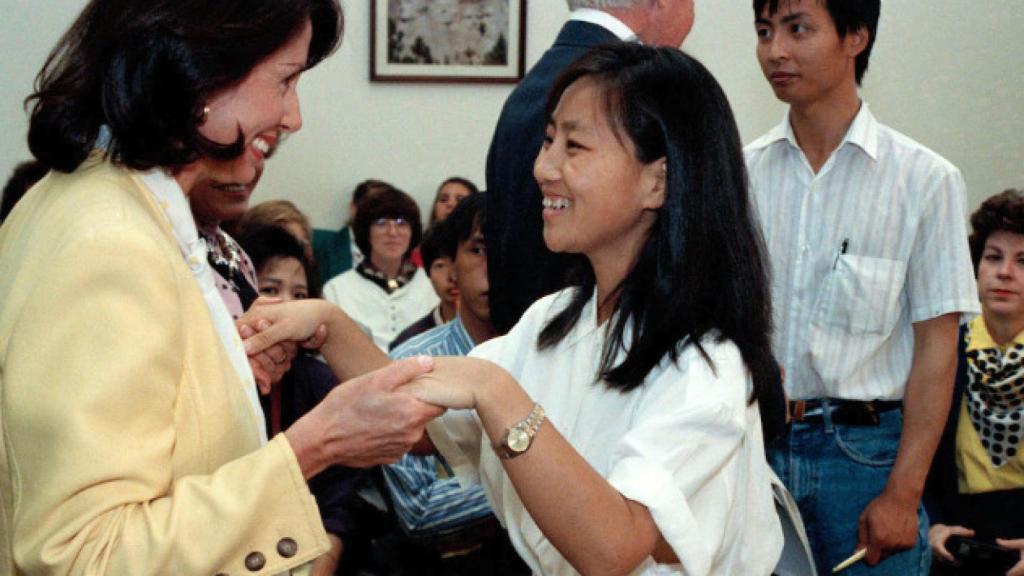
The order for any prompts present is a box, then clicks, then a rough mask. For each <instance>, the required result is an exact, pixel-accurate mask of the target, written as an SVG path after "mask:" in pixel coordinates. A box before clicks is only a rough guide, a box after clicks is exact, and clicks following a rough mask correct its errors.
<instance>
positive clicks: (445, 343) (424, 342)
mask: <svg viewBox="0 0 1024 576" xmlns="http://www.w3.org/2000/svg"><path fill="white" fill-rule="evenodd" d="M485 197H486V194H474V195H472V196H469V197H468V198H466V199H464V200H463V201H462V202H460V203H459V205H458V206H457V207H456V208H455V210H454V211H453V212H452V213H451V214H450V215H449V216H448V218H447V219H446V220H445V221H444V222H443V223H440V224H437V225H436V226H439V227H441V228H439V230H438V236H439V243H441V244H447V245H448V247H447V249H445V250H442V252H449V253H451V254H454V256H453V261H452V270H453V272H454V280H455V285H456V287H458V289H459V302H458V310H459V312H458V315H456V317H455V318H454V319H453V320H452V321H451V322H448V323H447V324H443V325H441V326H438V327H436V328H433V329H431V330H428V331H427V332H424V333H422V334H419V335H417V336H414V337H412V338H410V339H409V340H407V341H405V342H404V343H402V344H401V345H399V346H398V347H396V348H395V349H394V350H392V351H391V357H392V358H395V359H397V358H406V357H409V356H418V355H421V354H426V355H428V356H465V355H466V354H467V353H469V351H470V350H471V349H472V348H473V347H474V346H475V345H477V344H480V343H481V342H484V341H486V340H490V339H491V338H493V337H494V336H496V335H497V333H496V332H495V330H494V326H493V325H492V324H491V319H490V304H489V302H488V298H487V295H488V281H487V254H486V250H485V248H484V236H483V232H482V227H483V222H482V221H483V215H484V210H483V204H484V201H485ZM384 479H385V481H386V483H387V485H388V490H389V491H390V493H391V500H392V503H393V505H394V508H395V512H396V513H397V516H398V520H399V523H400V524H401V526H402V529H403V531H404V532H405V533H406V534H408V535H409V536H410V537H411V538H412V540H413V541H414V542H418V543H421V544H424V545H425V546H427V547H430V548H432V549H433V550H434V551H436V552H437V554H438V556H439V557H435V558H432V559H431V561H436V562H437V563H438V568H437V573H439V574H442V573H449V572H451V573H459V574H509V575H513V574H525V573H528V572H529V571H528V570H527V569H526V567H525V565H524V564H522V561H521V560H519V558H518V556H517V555H516V553H515V551H514V550H513V549H512V546H511V543H510V542H509V541H508V536H506V535H505V531H504V530H502V529H501V527H500V526H498V524H497V520H496V519H495V518H494V514H493V512H492V511H491V507H490V505H489V504H488V502H487V497H486V496H485V494H484V491H483V488H482V487H481V486H480V485H476V486H472V487H469V488H463V487H462V486H461V485H460V484H459V481H458V479H457V478H456V477H455V476H454V474H453V473H452V471H451V469H450V468H449V467H448V464H447V463H446V462H445V461H444V458H442V457H441V456H440V455H436V454H435V455H420V456H417V455H413V454H407V455H406V456H404V457H403V458H402V459H401V460H399V461H398V462H397V463H395V464H392V465H389V466H385V467H384ZM452 564H457V565H452ZM418 568H419V569H420V571H419V572H418V573H427V572H424V571H423V569H424V566H419V567H418ZM428 572H429V569H428Z"/></svg>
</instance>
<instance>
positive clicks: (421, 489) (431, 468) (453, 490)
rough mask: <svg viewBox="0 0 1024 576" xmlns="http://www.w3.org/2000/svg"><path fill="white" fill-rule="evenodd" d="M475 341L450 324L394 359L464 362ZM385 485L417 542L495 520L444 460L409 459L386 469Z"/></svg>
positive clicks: (481, 497)
mask: <svg viewBox="0 0 1024 576" xmlns="http://www.w3.org/2000/svg"><path fill="white" fill-rule="evenodd" d="M472 349H473V340H472V339H471V338H470V337H469V333H468V332H466V328H465V326H463V325H462V319H461V318H459V317H458V316H456V317H455V319H454V320H452V321H451V322H449V323H447V324H444V325H441V326H438V327H436V328H433V329H431V330H428V331H426V332H424V333H422V334H419V335H417V336H414V337H413V338H410V339H409V340H406V341H405V342H404V343H402V344H401V345H400V346H398V347H397V348H395V349H394V350H392V351H391V354H390V355H391V358H394V359H398V358H408V357H410V356H419V355H421V354H426V355H427V356H465V355H466V354H468V353H469V351H470V350H472ZM384 480H385V482H386V483H387V485H388V490H389V491H390V492H391V500H392V502H393V503H394V506H395V512H396V513H397V515H398V520H399V522H401V524H402V528H403V529H404V530H405V531H406V532H407V533H409V534H412V535H414V536H429V535H431V534H438V533H441V532H449V531H452V530H457V529H458V528H460V527H461V526H463V525H465V524H469V523H471V522H473V521H475V520H479V519H480V518H483V517H485V516H490V515H491V514H492V512H491V507H490V505H489V504H488V503H487V496H486V495H485V494H484V490H483V487H482V486H480V485H475V486H470V487H468V488H463V487H462V485H461V484H460V483H459V480H458V479H457V478H456V477H455V475H454V474H452V473H451V472H450V469H449V468H448V465H447V463H445V462H444V459H443V458H441V457H440V456H436V457H435V456H414V455H412V454H406V455H405V456H403V457H402V459H401V460H399V461H398V462H396V463H394V464H391V465H388V466H384Z"/></svg>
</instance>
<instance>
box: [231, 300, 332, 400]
mask: <svg viewBox="0 0 1024 576" xmlns="http://www.w3.org/2000/svg"><path fill="white" fill-rule="evenodd" d="M324 306H329V304H327V303H326V302H325V301H323V300H313V299H310V300H297V301H292V302H282V301H281V300H280V299H278V298H265V297H261V298H259V299H257V300H256V302H255V303H254V304H253V305H252V307H251V308H250V309H249V311H248V312H246V313H245V315H243V316H242V317H241V318H239V319H238V320H237V321H236V322H235V325H236V326H237V328H238V334H239V335H240V336H241V337H242V340H243V344H244V346H245V351H246V354H247V355H248V356H249V365H250V366H251V367H252V372H253V376H255V378H256V385H257V386H258V387H259V390H260V393H261V394H267V393H269V392H270V388H271V386H272V385H273V384H276V383H277V382H279V381H280V380H281V377H282V376H284V374H285V372H287V371H288V370H289V369H291V363H292V360H293V359H294V358H295V354H296V353H297V346H302V347H303V348H308V349H312V350H315V349H318V348H320V346H322V345H323V343H324V341H326V339H327V327H326V326H325V325H324V324H323V320H322V318H323V317H324V315H325V314H326V310H325V309H324Z"/></svg>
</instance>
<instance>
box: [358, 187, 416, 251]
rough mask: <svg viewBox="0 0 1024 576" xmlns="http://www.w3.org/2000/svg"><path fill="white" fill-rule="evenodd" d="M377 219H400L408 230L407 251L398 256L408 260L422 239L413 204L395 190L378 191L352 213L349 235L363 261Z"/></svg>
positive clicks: (410, 197) (410, 198) (370, 248)
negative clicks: (372, 227)
mask: <svg viewBox="0 0 1024 576" xmlns="http://www.w3.org/2000/svg"><path fill="white" fill-rule="evenodd" d="M378 218H404V219H405V220H406V221H408V222H409V226H411V227H412V237H411V238H410V239H409V249H408V250H406V251H405V255H404V256H402V258H403V259H404V260H408V259H409V255H410V254H412V251H413V250H415V249H416V247H417V246H419V245H420V238H422V236H423V223H422V222H420V207H419V206H418V205H417V204H416V201H415V200H413V199H412V196H409V195H408V194H406V193H405V192H402V191H401V190H399V189H398V188H394V187H391V188H382V189H380V190H376V191H374V192H373V194H370V195H368V196H366V197H365V198H363V200H362V201H361V202H360V203H359V211H358V212H356V220H355V222H353V223H352V235H353V236H355V238H356V246H358V247H359V249H360V250H362V252H363V254H365V255H366V257H367V258H369V257H370V251H371V250H372V248H373V247H372V246H370V226H371V225H372V224H373V221H374V220H377V219H378Z"/></svg>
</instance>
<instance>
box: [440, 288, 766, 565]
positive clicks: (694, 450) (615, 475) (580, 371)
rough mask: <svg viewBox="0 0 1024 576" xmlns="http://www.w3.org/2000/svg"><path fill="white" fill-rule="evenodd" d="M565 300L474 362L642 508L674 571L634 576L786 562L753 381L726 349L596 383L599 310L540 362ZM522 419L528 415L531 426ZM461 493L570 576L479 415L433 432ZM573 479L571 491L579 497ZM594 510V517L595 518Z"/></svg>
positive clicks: (535, 313)
mask: <svg viewBox="0 0 1024 576" xmlns="http://www.w3.org/2000/svg"><path fill="white" fill-rule="evenodd" d="M571 290H572V289H569V290H563V291H562V292H559V293H556V294H553V295H551V296H548V297H546V298H543V299H541V300H539V301H538V302H536V303H535V304H534V305H533V306H531V307H530V309H529V310H527V312H526V314H525V315H524V316H523V318H522V319H521V320H520V321H519V323H518V324H517V325H516V326H515V327H514V328H513V329H512V331H511V332H509V333H508V335H506V336H504V337H501V338H496V339H494V340H491V341H489V342H486V343H484V344H482V345H480V346H478V347H477V348H475V349H474V350H473V351H472V352H471V353H470V355H471V356H476V357H479V358H485V359H488V360H491V361H493V362H495V363H497V364H499V365H500V366H502V367H503V368H505V369H506V370H508V371H509V372H510V373H511V374H512V376H513V377H515V378H516V379H517V380H518V381H519V383H520V385H521V386H522V387H523V389H524V390H525V391H526V392H527V394H529V395H530V396H531V397H532V398H533V400H534V401H536V402H538V403H540V404H541V405H542V406H543V407H544V410H545V412H546V413H547V416H548V421H546V422H545V423H544V425H545V426H554V427H555V428H557V429H558V431H559V432H560V433H561V434H562V435H563V436H564V437H565V438H566V439H567V440H568V441H569V443H570V444H572V446H573V447H574V448H575V449H576V450H577V451H578V452H579V453H580V454H581V455H582V456H583V458H584V459H586V460H587V462H588V463H589V464H590V465H591V466H593V467H594V469H595V470H597V472H598V473H599V474H601V475H602V476H603V477H604V478H606V479H607V480H608V482H609V483H610V484H611V485H612V486H614V487H615V488H616V489H617V490H618V491H619V492H620V493H621V494H622V495H623V496H625V497H626V498H629V499H630V500H634V501H636V502H639V503H641V504H643V505H644V506H646V507H647V508H648V509H649V510H650V512H651V516H652V517H653V519H654V522H655V523H656V524H657V526H658V529H659V530H660V532H661V535H662V536H663V537H664V538H665V540H666V541H667V542H668V543H669V544H670V545H671V546H672V549H673V550H674V551H675V553H676V555H677V556H678V558H679V560H680V564H676V565H659V564H656V563H655V562H654V560H653V559H652V558H650V557H648V558H647V559H646V560H644V562H643V563H642V564H641V565H640V566H639V567H638V568H637V569H636V570H635V571H634V574H645V575H654V574H687V575H689V576H694V575H700V574H722V575H733V574H743V575H745V576H756V575H766V574H770V573H771V571H772V569H773V568H774V567H775V563H776V561H777V560H778V558H779V555H780V553H781V551H782V531H781V527H780V524H779V520H778V517H777V515H776V512H775V508H774V504H773V500H772V492H771V480H770V469H769V467H768V464H767V462H766V461H765V456H764V445H763V440H762V437H761V424H760V415H759V413H758V410H757V406H756V404H755V405H748V403H747V397H748V395H749V393H750V390H751V381H750V376H749V373H748V372H747V369H746V367H745V365H744V364H743V361H742V359H741V358H740V354H739V350H738V349H737V348H736V346H735V345H733V344H732V343H731V342H729V341H723V342H715V340H714V338H712V337H710V336H709V337H705V338H704V339H703V341H702V342H701V344H702V346H703V348H704V350H705V351H706V352H707V354H708V356H709V357H710V358H711V359H712V361H713V363H714V369H713V370H712V368H711V366H709V365H708V363H707V362H706V361H705V360H704V359H703V357H702V356H701V355H700V353H699V352H698V351H697V350H696V349H695V348H694V347H693V346H690V347H687V348H686V350H685V351H684V352H683V353H682V354H681V355H680V357H679V360H678V362H677V363H676V364H672V363H671V362H670V361H669V360H668V359H667V358H666V359H665V360H664V361H663V362H662V363H661V364H660V365H659V366H657V367H656V368H655V369H654V370H652V371H651V373H650V374H648V376H647V379H646V380H645V381H644V383H643V385H642V386H640V387H638V388H636V389H634V390H633V391H632V392H629V393H622V392H619V391H617V390H614V389H610V388H609V387H607V386H606V385H604V384H602V383H599V382H595V375H596V373H597V366H598V363H599V361H600V356H601V351H602V347H603V344H604V340H605V330H604V329H599V327H598V326H597V321H596V315H595V305H594V297H591V300H590V302H589V303H588V304H587V305H586V308H585V309H584V311H583V313H582V315H581V318H580V320H579V322H578V323H577V324H576V327H575V328H574V329H573V330H572V332H570V333H569V335H568V336H566V337H565V338H564V339H563V340H562V341H561V342H560V343H559V344H558V345H557V346H555V347H553V348H549V349H547V350H544V351H538V350H537V335H538V334H539V333H540V331H541V330H542V329H543V327H544V326H545V325H546V323H547V321H548V319H549V318H551V317H553V316H554V315H555V314H556V313H557V312H558V311H559V310H561V309H562V307H563V306H564V305H565V303H567V302H568V300H569V297H570V295H571ZM524 416H525V414H524ZM428 431H429V433H430V436H431V438H432V439H433V441H434V443H435V445H436V446H437V447H438V449H439V450H440V451H441V453H442V454H443V455H444V457H445V458H447V459H448V462H449V463H450V464H451V465H452V467H453V468H454V470H455V472H456V473H457V474H458V475H459V477H460V478H461V479H463V480H464V482H466V483H467V484H468V483H473V482H480V483H482V484H483V486H484V489H485V491H486V493H487V496H488V498H489V499H490V501H491V506H492V508H494V510H495V513H496V515H497V516H498V518H499V519H500V520H501V522H502V524H503V525H504V526H505V527H506V528H507V529H508V531H509V536H510V537H511V539H512V542H513V544H514V545H515V547H516V550H517V551H518V552H519V554H520V555H521V556H522V557H523V559H524V560H525V561H526V562H527V564H529V565H530V568H531V569H532V570H533V572H534V573H535V574H544V575H548V576H554V575H559V576H560V575H568V574H576V571H575V570H574V569H573V568H572V566H571V565H570V564H569V563H568V562H567V561H566V560H565V558H563V557H562V555H561V553H559V551H558V550H556V549H555V548H554V546H553V545H552V544H551V543H550V542H549V541H548V540H547V538H546V537H545V536H544V534H542V533H541V531H540V529H539V528H538V527H537V525H536V524H535V523H534V521H533V519H532V518H531V517H530V515H529V514H528V512H527V511H526V509H525V508H524V506H523V503H522V502H521V501H520V500H519V497H518V495H517V494H516V491H515V488H514V486H513V485H512V484H511V482H510V481H509V479H508V476H507V475H506V474H505V473H504V470H503V468H502V466H501V461H500V460H499V459H498V457H497V456H496V455H495V453H494V451H493V449H492V448H491V445H490V441H489V439H487V438H485V437H484V436H483V434H484V433H483V431H482V428H481V426H480V422H479V420H478V418H477V416H476V414H475V412H472V411H465V410H463V411H449V412H448V413H447V414H445V416H443V417H442V418H440V419H438V420H435V421H434V422H433V423H431V424H430V425H429V426H428ZM572 485H573V482H572V479H571V478H566V479H565V483H564V484H563V486H564V488H563V489H564V490H566V491H569V490H572ZM600 513H601V512H600V511H599V510H595V511H594V514H600Z"/></svg>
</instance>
